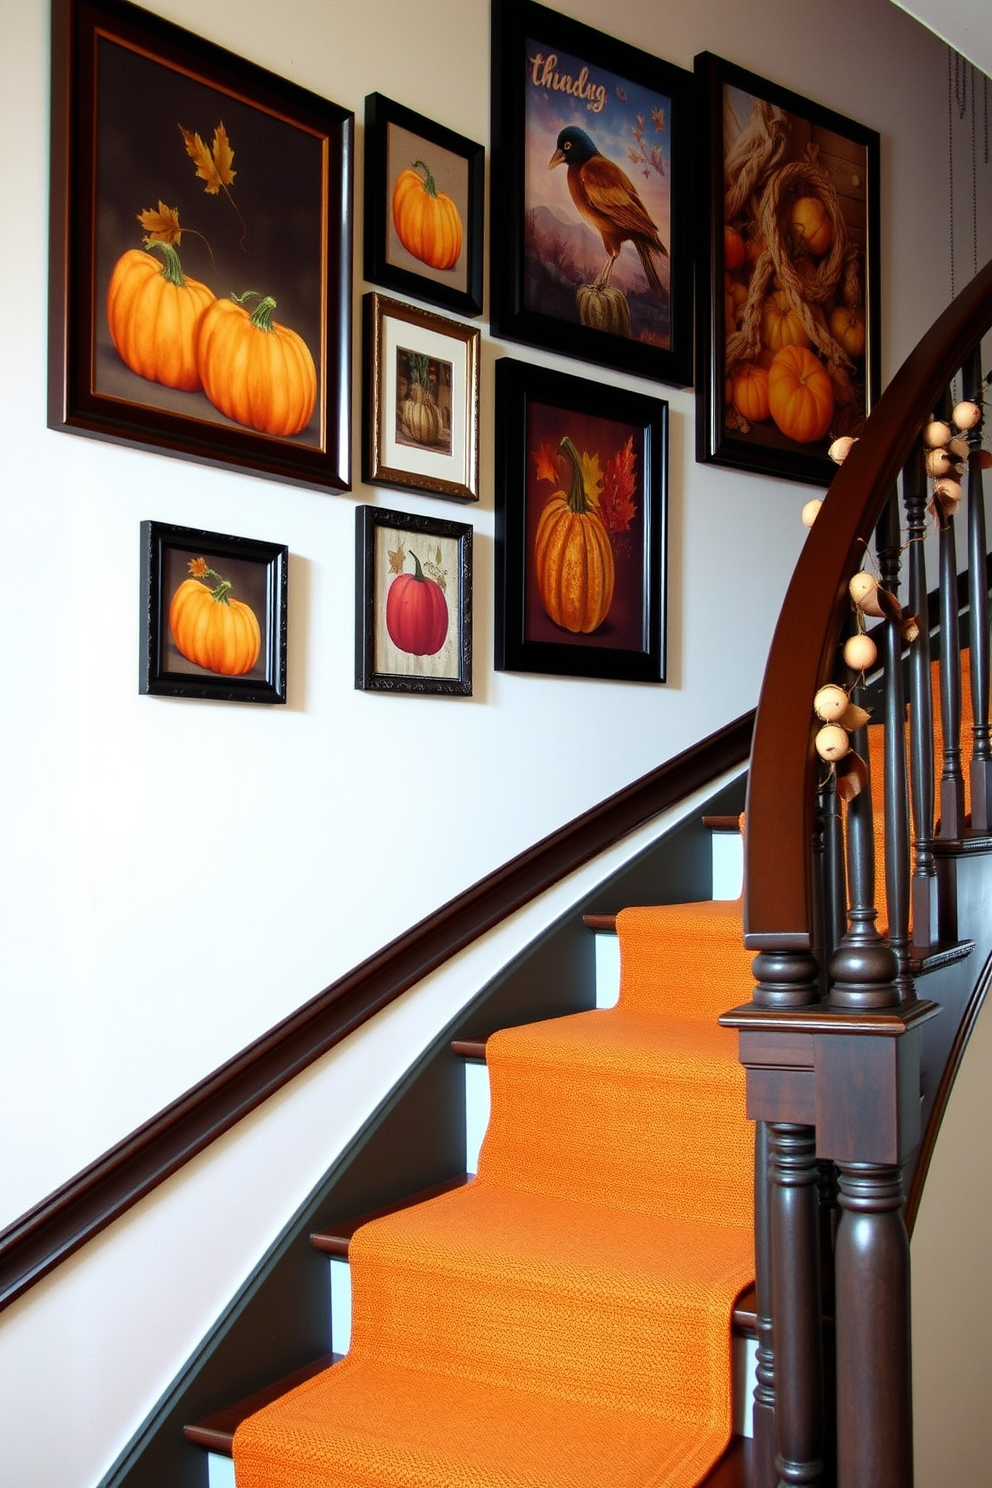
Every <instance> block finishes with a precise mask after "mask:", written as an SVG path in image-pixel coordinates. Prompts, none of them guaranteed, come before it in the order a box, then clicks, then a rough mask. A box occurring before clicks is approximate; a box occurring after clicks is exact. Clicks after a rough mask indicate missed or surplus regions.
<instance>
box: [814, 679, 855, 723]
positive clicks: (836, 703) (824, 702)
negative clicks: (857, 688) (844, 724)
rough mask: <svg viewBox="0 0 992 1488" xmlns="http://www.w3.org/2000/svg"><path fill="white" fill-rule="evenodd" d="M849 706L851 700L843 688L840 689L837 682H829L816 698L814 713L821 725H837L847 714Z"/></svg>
mask: <svg viewBox="0 0 992 1488" xmlns="http://www.w3.org/2000/svg"><path fill="white" fill-rule="evenodd" d="M849 705H850V699H849V697H848V695H847V693H846V692H845V691H844V689H843V687H838V685H837V683H836V682H828V683H827V684H826V686H825V687H821V688H820V690H819V692H818V693H817V694H816V696H815V697H814V699H813V712H814V713H815V714H816V716H817V718H819V719H820V721H821V723H836V721H837V719H838V718H840V717H842V716H843V714H844V713H846V711H847V709H848V707H849Z"/></svg>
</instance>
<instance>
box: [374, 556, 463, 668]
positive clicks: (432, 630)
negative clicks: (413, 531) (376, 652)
mask: <svg viewBox="0 0 992 1488" xmlns="http://www.w3.org/2000/svg"><path fill="white" fill-rule="evenodd" d="M410 557H411V558H412V559H413V561H414V564H415V565H416V566H415V570H414V572H413V573H412V574H408V573H401V574H397V576H396V578H395V579H394V580H393V582H392V583H391V584H390V586H389V593H388V594H387V595H386V630H387V632H388V633H389V638H390V640H391V641H392V643H393V645H394V646H396V647H397V648H398V649H399V650H400V651H406V652H408V653H409V655H411V656H436V655H437V653H438V652H439V651H440V649H441V647H442V646H443V645H444V642H445V639H446V637H447V634H448V601H447V600H446V599H445V597H444V590H443V589H442V588H441V585H440V584H438V583H436V582H435V580H434V579H429V578H428V577H427V575H426V574H425V573H424V571H423V569H422V568H421V566H420V559H419V558H418V557H417V555H416V553H411V554H410Z"/></svg>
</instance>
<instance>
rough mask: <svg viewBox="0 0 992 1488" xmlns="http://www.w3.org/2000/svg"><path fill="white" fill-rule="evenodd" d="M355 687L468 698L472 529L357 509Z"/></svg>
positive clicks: (411, 515) (460, 524)
mask: <svg viewBox="0 0 992 1488" xmlns="http://www.w3.org/2000/svg"><path fill="white" fill-rule="evenodd" d="M356 517H357V520H356V525H355V561H356V569H357V575H356V584H355V686H356V687H357V688H359V689H361V690H362V691H366V692H412V693H420V694H429V693H435V694H441V695H445V696H448V697H470V696H471V693H472V528H471V527H470V526H469V525H468V524H467V523H465V522H448V521H444V520H442V519H440V518H436V517H424V516H420V515H418V514H415V513H412V512H397V511H387V510H385V508H383V507H379V506H360V507H359V508H358V511H357V514H356Z"/></svg>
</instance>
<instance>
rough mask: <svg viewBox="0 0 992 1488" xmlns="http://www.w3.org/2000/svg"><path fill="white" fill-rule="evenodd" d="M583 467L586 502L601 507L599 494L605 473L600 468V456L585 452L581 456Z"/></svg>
mask: <svg viewBox="0 0 992 1488" xmlns="http://www.w3.org/2000/svg"><path fill="white" fill-rule="evenodd" d="M579 460H580V463H581V465H582V484H583V485H584V486H585V488H586V500H587V501H588V502H589V503H590V505H592V506H598V505H599V493H600V489H601V487H602V484H603V472H602V471H601V470H600V468H599V455H598V454H596V455H591V454H590V453H589V451H588V450H583V451H582V454H581V455H580V456H579Z"/></svg>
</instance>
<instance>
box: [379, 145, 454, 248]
mask: <svg viewBox="0 0 992 1488" xmlns="http://www.w3.org/2000/svg"><path fill="white" fill-rule="evenodd" d="M418 170H422V171H423V173H424V174H423V176H420V175H418ZM393 226H394V227H395V228H396V234H397V236H398V238H399V240H400V242H401V243H402V244H403V247H404V248H405V249H406V250H407V252H408V253H412V254H413V256H414V258H419V259H420V261H421V263H425V264H429V265H430V267H431V268H432V269H453V268H454V267H455V264H456V263H457V262H458V255H459V254H460V253H461V251H462V219H461V215H460V214H459V211H458V208H457V207H456V205H455V203H454V202H453V201H452V199H451V197H450V196H448V195H446V193H445V192H443V191H438V189H437V183H436V182H435V180H434V174H433V172H432V171H431V169H430V167H429V166H427V165H425V164H424V162H423V161H422V160H415V161H414V162H413V165H412V167H411V168H409V169H407V170H403V171H400V173H399V175H398V176H397V178H396V185H395V186H394V187H393Z"/></svg>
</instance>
